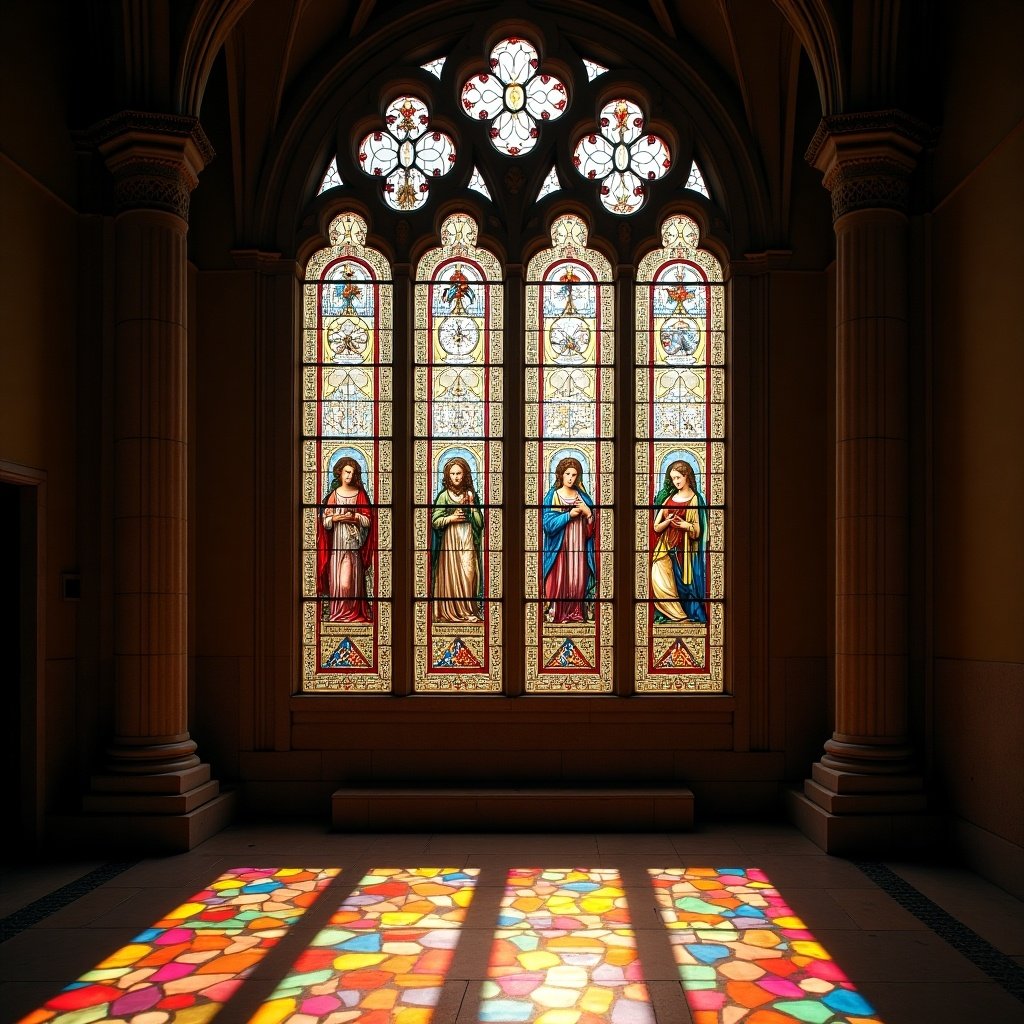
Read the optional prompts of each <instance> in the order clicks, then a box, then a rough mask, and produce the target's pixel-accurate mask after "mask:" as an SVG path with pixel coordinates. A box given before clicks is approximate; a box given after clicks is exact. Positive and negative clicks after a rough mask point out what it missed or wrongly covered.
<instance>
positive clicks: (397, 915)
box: [251, 868, 479, 1024]
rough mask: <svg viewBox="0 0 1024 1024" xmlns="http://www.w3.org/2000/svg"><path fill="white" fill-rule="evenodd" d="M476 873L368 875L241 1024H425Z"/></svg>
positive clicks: (382, 870)
mask: <svg viewBox="0 0 1024 1024" xmlns="http://www.w3.org/2000/svg"><path fill="white" fill-rule="evenodd" d="M478 874H479V871H478V870H477V869H465V870H462V869H459V868H416V869H400V868H376V869H374V870H373V871H371V872H370V874H368V875H366V876H365V877H364V878H363V879H362V881H361V882H360V883H359V887H358V888H357V889H356V890H355V891H354V892H353V893H352V894H351V895H349V896H348V897H347V898H346V899H345V901H344V902H343V903H342V904H341V906H340V907H339V908H338V909H337V910H336V911H335V912H334V914H333V915H332V916H331V919H330V921H329V922H328V924H327V927H326V928H324V929H323V930H322V931H321V932H320V933H319V934H318V935H317V936H316V937H315V938H314V939H313V941H312V942H311V943H310V945H309V947H308V948H307V949H306V950H305V951H304V952H303V954H302V955H301V956H300V957H299V959H298V961H296V963H295V964H294V966H293V967H292V970H291V971H290V972H289V974H288V975H287V976H286V977H285V978H284V979H283V980H282V981H281V983H280V984H279V985H278V986H277V988H276V989H275V991H274V992H273V994H272V995H271V997H270V999H269V1000H268V1001H267V1002H266V1003H265V1004H264V1005H263V1006H262V1007H261V1008H260V1010H259V1012H258V1013H257V1014H256V1016H255V1017H253V1019H252V1022H251V1024H287V1022H299V1021H301V1022H302V1024H316V1022H324V1024H326V1022H327V1021H331V1022H334V1021H344V1022H345V1024H354V1022H356V1021H358V1022H360V1024H427V1022H428V1021H429V1020H430V1017H431V1015H432V1013H433V1010H434V1007H435V1006H436V1005H437V1001H438V999H439V998H440V995H441V986H442V985H443V984H444V979H445V976H446V975H447V973H448V969H449V967H450V966H451V961H452V957H453V956H454V951H455V947H456V945H457V943H458V940H459V929H460V928H461V926H462V923H463V921H464V920H465V916H466V911H467V909H468V908H469V905H470V902H471V901H472V898H473V887H474V885H475V883H476V878H477V875H478Z"/></svg>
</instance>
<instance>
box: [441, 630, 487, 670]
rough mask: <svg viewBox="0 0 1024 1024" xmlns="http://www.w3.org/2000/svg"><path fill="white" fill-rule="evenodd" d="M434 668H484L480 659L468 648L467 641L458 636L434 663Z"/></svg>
mask: <svg viewBox="0 0 1024 1024" xmlns="http://www.w3.org/2000/svg"><path fill="white" fill-rule="evenodd" d="M434 668H477V669H478V668H483V666H482V665H481V664H480V659H479V658H477V656H476V655H475V654H474V653H473V652H472V651H471V650H470V649H469V648H468V647H467V646H466V641H465V640H463V639H462V637H461V636H457V637H456V638H455V639H454V640H453V641H452V642H451V643H450V644H449V645H448V646H447V647H446V648H445V649H444V650H443V651H442V652H441V656H440V657H439V658H438V659H437V661H435V662H434Z"/></svg>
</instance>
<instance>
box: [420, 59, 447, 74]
mask: <svg viewBox="0 0 1024 1024" xmlns="http://www.w3.org/2000/svg"><path fill="white" fill-rule="evenodd" d="M447 59H448V58H447V57H438V58H437V60H428V61H427V63H426V64H421V65H420V67H421V68H423V70H424V71H429V72H430V73H431V74H432V75H433V76H434V77H435V78H440V77H441V68H443V67H444V62H445V61H446V60H447Z"/></svg>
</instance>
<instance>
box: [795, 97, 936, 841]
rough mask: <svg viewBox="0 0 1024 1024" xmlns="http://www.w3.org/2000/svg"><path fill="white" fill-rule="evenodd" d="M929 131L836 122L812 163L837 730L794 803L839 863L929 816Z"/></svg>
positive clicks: (822, 131)
mask: <svg viewBox="0 0 1024 1024" xmlns="http://www.w3.org/2000/svg"><path fill="white" fill-rule="evenodd" d="M923 140H924V132H923V126H921V125H920V124H918V123H917V122H915V121H914V120H912V119H911V118H909V117H908V116H907V115H905V114H903V113H901V112H899V111H883V112H879V113H874V114H855V115H838V116H834V117H829V118H826V119H825V120H824V121H823V122H822V123H821V125H820V127H819V128H818V131H817V133H816V135H815V137H814V140H813V142H812V143H811V148H810V150H809V152H808V160H810V161H811V162H812V163H813V164H814V166H815V167H817V168H818V170H820V171H822V172H823V174H824V184H825V187H826V188H828V189H829V191H830V192H831V194H832V214H833V219H834V222H835V224H834V226H835V232H836V534H835V560H836V561H835V587H836V610H835V614H836V619H835V730H834V732H833V734H832V738H831V739H830V740H828V741H827V742H826V744H825V754H824V756H823V757H822V758H821V761H820V762H819V763H818V764H816V765H814V769H813V778H812V779H810V780H808V781H807V782H806V783H805V786H804V793H803V797H802V798H800V799H798V800H797V801H796V810H797V818H798V821H799V823H800V824H801V826H802V827H804V829H805V831H807V832H808V834H810V835H811V836H812V838H814V839H815V840H816V841H817V842H818V843H819V845H821V846H823V847H824V848H825V849H827V850H829V852H844V851H852V850H855V849H856V848H858V847H862V848H868V847H869V848H872V849H878V848H879V847H880V846H884V845H891V844H892V843H894V842H897V841H898V840H899V839H900V838H901V836H900V835H898V834H897V833H898V832H899V824H898V821H897V819H898V818H899V817H900V816H902V815H905V814H907V813H911V812H919V811H921V810H923V808H924V805H925V801H924V794H923V786H922V781H921V779H920V778H919V777H918V776H917V775H915V774H914V769H913V751H912V749H911V746H910V744H909V741H908V707H907V700H908V680H907V672H908V654H909V652H908V592H909V565H908V534H909V509H908V504H909V503H908V474H907V461H908V451H909V432H908V411H909V378H908V332H907V316H908V310H907V306H908V280H907V269H908V268H907V259H908V219H907V198H908V193H909V182H910V176H911V173H912V172H913V169H914V167H915V164H916V160H917V154H918V153H919V151H920V148H921V145H922V143H923Z"/></svg>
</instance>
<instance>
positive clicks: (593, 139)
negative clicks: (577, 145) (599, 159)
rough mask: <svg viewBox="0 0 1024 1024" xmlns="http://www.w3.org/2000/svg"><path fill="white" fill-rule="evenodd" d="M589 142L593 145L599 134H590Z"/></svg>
mask: <svg viewBox="0 0 1024 1024" xmlns="http://www.w3.org/2000/svg"><path fill="white" fill-rule="evenodd" d="M587 142H589V143H590V144H591V145H592V146H593V145H594V143H595V142H597V136H596V135H588V136H587Z"/></svg>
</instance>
